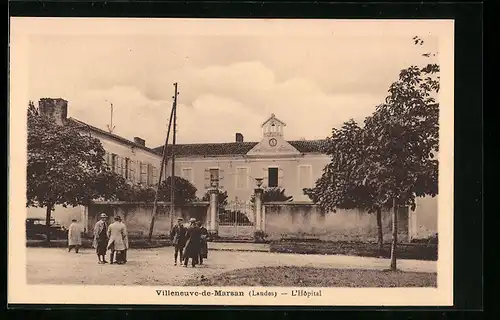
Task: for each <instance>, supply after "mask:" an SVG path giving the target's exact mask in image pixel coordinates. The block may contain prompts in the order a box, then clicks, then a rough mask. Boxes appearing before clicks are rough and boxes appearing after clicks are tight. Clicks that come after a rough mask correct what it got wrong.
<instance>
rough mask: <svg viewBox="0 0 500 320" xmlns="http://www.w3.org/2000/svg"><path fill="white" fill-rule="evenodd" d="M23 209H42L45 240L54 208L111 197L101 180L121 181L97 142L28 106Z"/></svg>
mask: <svg viewBox="0 0 500 320" xmlns="http://www.w3.org/2000/svg"><path fill="white" fill-rule="evenodd" d="M27 142H28V157H27V160H28V163H27V192H26V196H27V202H26V206H27V207H45V208H46V227H47V241H50V219H51V213H52V211H53V210H54V208H55V206H56V205H62V206H63V207H67V206H69V205H70V206H77V205H81V204H86V203H88V202H89V201H90V200H92V199H96V198H100V197H104V198H109V197H113V196H114V195H113V191H112V190H110V189H108V188H106V185H105V184H103V183H102V182H103V181H107V182H108V183H109V184H115V183H116V184H119V183H120V182H121V181H120V180H119V179H115V178H116V177H115V176H114V175H113V174H112V173H110V172H109V170H108V168H107V166H106V163H105V162H104V154H105V151H104V149H103V147H102V145H101V142H100V141H99V140H98V139H96V138H93V137H91V136H89V135H84V134H80V131H79V128H77V127H76V126H75V125H73V124H71V123H66V124H63V125H58V124H56V123H55V122H53V121H51V120H50V119H48V118H47V117H44V116H43V115H41V114H40V113H39V111H38V109H37V108H36V107H35V106H34V104H33V102H30V103H29V107H28V141H27Z"/></svg>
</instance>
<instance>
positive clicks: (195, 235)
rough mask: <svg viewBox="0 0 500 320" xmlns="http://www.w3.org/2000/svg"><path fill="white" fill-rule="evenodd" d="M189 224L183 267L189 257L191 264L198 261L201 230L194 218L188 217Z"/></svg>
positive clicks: (185, 265)
mask: <svg viewBox="0 0 500 320" xmlns="http://www.w3.org/2000/svg"><path fill="white" fill-rule="evenodd" d="M189 222H190V223H191V225H190V226H189V227H188V229H187V233H186V234H187V242H186V247H185V248H184V255H183V257H184V267H187V265H188V261H189V258H191V266H192V267H193V268H194V266H195V265H196V264H197V263H198V258H199V256H200V236H201V230H200V228H199V227H198V226H197V225H196V219H194V218H191V219H189Z"/></svg>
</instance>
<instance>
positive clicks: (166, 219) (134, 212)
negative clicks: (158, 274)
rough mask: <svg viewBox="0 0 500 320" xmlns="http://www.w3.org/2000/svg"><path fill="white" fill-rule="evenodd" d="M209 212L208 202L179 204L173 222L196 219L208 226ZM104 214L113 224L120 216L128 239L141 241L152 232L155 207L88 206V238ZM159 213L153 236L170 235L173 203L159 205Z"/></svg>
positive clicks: (104, 203)
mask: <svg viewBox="0 0 500 320" xmlns="http://www.w3.org/2000/svg"><path fill="white" fill-rule="evenodd" d="M208 210H209V203H208V202H196V203H189V204H185V205H176V206H175V212H174V217H173V220H174V223H176V220H177V218H178V217H182V218H183V219H184V221H186V222H187V221H188V219H189V218H196V220H200V221H202V222H203V224H206V223H207V215H208V213H209V211H208ZM103 212H104V213H106V214H107V215H108V216H109V217H110V218H109V220H110V222H111V221H112V217H113V216H115V215H119V216H121V217H122V219H123V221H124V223H125V224H126V225H127V230H128V233H129V236H130V237H132V238H133V237H139V238H140V237H145V236H147V235H148V233H149V225H150V223H151V215H152V212H153V204H152V203H137V202H95V203H93V204H91V205H89V206H88V220H87V221H88V222H87V226H88V227H87V229H88V230H89V232H87V234H88V235H90V234H91V233H92V230H93V228H94V225H95V223H96V222H97V220H98V219H99V215H100V214H101V213H103ZM157 212H158V213H157V215H156V218H155V224H154V229H153V236H154V237H155V238H159V237H160V238H161V237H166V236H168V235H169V234H170V221H171V220H170V203H168V202H159V203H158V211H157Z"/></svg>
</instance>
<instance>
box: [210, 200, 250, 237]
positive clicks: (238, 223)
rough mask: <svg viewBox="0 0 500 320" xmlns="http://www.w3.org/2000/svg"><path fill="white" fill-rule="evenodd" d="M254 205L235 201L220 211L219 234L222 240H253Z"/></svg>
mask: <svg viewBox="0 0 500 320" xmlns="http://www.w3.org/2000/svg"><path fill="white" fill-rule="evenodd" d="M253 216H254V205H253V204H252V203H251V202H248V201H240V200H238V199H235V200H234V201H230V202H228V204H227V205H225V206H224V207H223V208H221V210H220V211H219V230H218V234H219V236H220V237H222V238H253V233H254V231H255V225H254V219H253Z"/></svg>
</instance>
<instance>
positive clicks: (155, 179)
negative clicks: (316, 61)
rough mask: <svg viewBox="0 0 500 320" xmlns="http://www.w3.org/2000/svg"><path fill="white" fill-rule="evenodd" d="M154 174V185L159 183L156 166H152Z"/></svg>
mask: <svg viewBox="0 0 500 320" xmlns="http://www.w3.org/2000/svg"><path fill="white" fill-rule="evenodd" d="M152 176H153V181H152V183H153V185H157V184H158V169H157V168H156V167H155V166H152Z"/></svg>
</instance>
